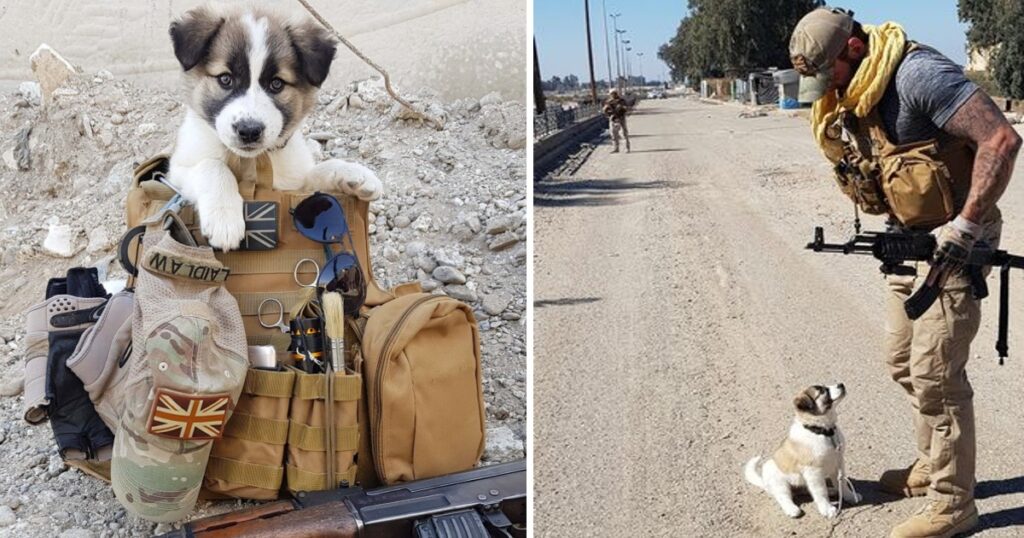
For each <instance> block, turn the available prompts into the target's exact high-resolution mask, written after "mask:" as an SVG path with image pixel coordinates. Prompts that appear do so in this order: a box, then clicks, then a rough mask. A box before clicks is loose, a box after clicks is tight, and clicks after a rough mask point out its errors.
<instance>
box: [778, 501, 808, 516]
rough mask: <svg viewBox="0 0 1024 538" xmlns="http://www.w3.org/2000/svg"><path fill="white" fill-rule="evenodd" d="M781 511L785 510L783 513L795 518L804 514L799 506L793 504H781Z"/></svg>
mask: <svg viewBox="0 0 1024 538" xmlns="http://www.w3.org/2000/svg"><path fill="white" fill-rule="evenodd" d="M782 511H783V512H785V514H786V515H787V516H789V517H791V518H793V519H796V518H798V517H800V516H802V515H804V511H803V510H801V509H800V507H799V506H797V505H795V504H794V505H793V506H783V507H782Z"/></svg>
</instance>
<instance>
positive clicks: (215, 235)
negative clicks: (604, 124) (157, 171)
mask: <svg viewBox="0 0 1024 538" xmlns="http://www.w3.org/2000/svg"><path fill="white" fill-rule="evenodd" d="M170 33H171V41H172V42H173V44H174V54H175V56H177V58H178V62H179V63H181V67H182V69H183V70H184V74H185V76H184V78H185V86H186V89H187V95H188V96H187V99H186V107H185V119H184V121H183V122H182V124H181V128H180V129H179V130H178V137H177V142H176V144H175V148H174V152H173V154H172V155H171V160H170V171H169V174H168V181H170V183H171V184H172V185H174V186H175V187H176V188H177V189H178V190H179V192H181V194H182V195H183V197H184V198H185V199H186V200H188V201H189V202H191V203H192V204H193V205H194V206H195V208H196V210H197V211H198V212H199V219H200V222H201V231H202V233H203V235H205V236H206V237H207V238H208V239H209V243H210V245H211V246H213V247H216V248H220V249H222V250H230V249H232V248H235V247H237V246H238V244H239V242H241V240H242V239H243V237H244V235H245V221H244V219H243V216H242V197H241V195H240V194H239V193H238V185H237V181H236V179H235V176H234V175H233V174H232V173H231V170H230V169H229V168H228V165H227V161H228V159H229V157H230V154H232V153H233V154H235V155H237V156H238V157H242V158H252V157H256V156H258V155H260V154H262V153H267V154H268V155H269V157H270V161H271V163H272V165H273V169H274V187H275V188H278V189H282V190H298V191H314V190H325V191H341V192H345V193H347V194H351V195H354V196H357V197H359V198H361V199H363V200H374V199H376V198H378V197H379V196H380V194H381V190H382V185H381V182H380V180H379V179H378V178H377V176H376V175H375V174H374V173H373V172H372V171H370V170H369V169H368V168H366V167H365V166H362V165H360V164H355V163H350V162H345V161H341V160H338V159H330V160H327V161H324V162H322V163H320V164H316V163H315V162H314V159H313V155H312V153H311V152H310V150H309V147H308V146H307V145H306V141H305V140H304V139H303V137H302V136H301V134H300V127H301V125H302V122H303V120H304V119H305V118H306V116H307V115H308V114H309V113H310V111H311V110H312V109H313V107H314V105H316V94H317V91H318V90H319V89H320V85H321V84H322V83H323V82H324V80H325V79H326V78H327V74H328V71H329V70H330V67H331V61H332V60H333V59H334V53H335V49H336V43H335V41H334V40H333V39H332V37H331V36H330V35H329V34H328V33H327V31H326V30H324V29H323V28H322V27H320V26H319V25H317V24H316V23H315V22H314V21H313V20H312V19H308V18H303V19H301V20H297V19H288V18H285V17H284V16H282V15H280V14H277V13H274V12H271V11H266V10H262V9H256V8H239V7H228V8H217V9H215V8H212V7H200V8H196V9H193V10H191V11H189V12H187V13H185V14H184V15H183V16H182V17H181V18H180V19H178V20H176V21H174V22H173V23H172V24H171V28H170Z"/></svg>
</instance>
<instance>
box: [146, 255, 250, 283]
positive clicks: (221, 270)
mask: <svg viewBox="0 0 1024 538" xmlns="http://www.w3.org/2000/svg"><path fill="white" fill-rule="evenodd" d="M142 266H143V267H145V268H146V269H147V270H149V271H150V272H153V273H160V274H162V275H164V276H169V277H176V278H184V279H187V280H191V281H193V282H200V283H203V284H221V283H223V282H224V281H225V280H227V278H228V275H230V274H231V269H228V268H227V267H224V266H223V265H221V264H220V263H216V262H215V264H211V263H205V262H204V261H202V260H198V259H190V258H186V257H182V256H179V255H177V254H175V253H173V252H167V251H165V250H163V249H160V248H151V249H150V250H149V252H146V254H145V255H144V256H143V260H142Z"/></svg>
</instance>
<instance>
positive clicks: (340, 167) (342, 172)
mask: <svg viewBox="0 0 1024 538" xmlns="http://www.w3.org/2000/svg"><path fill="white" fill-rule="evenodd" d="M317 166H318V167H322V168H323V169H324V170H323V171H322V172H323V173H324V175H326V176H327V180H328V183H329V184H330V186H331V187H332V188H333V189H334V190H339V191H341V192H344V193H345V194H349V195H351V196H355V197H356V198H359V199H360V200H365V201H367V202H369V201H372V200H376V199H377V198H380V196H381V194H383V193H384V184H383V183H381V181H380V178H378V177H377V174H374V173H373V171H372V170H370V169H369V168H367V167H365V166H363V165H361V164H357V163H350V162H345V161H342V160H339V159H331V160H329V161H324V162H322V163H320V164H319V165H317Z"/></svg>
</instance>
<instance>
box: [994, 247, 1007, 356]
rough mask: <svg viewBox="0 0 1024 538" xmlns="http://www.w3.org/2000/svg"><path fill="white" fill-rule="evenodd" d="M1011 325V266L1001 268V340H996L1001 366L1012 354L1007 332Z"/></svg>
mask: <svg viewBox="0 0 1024 538" xmlns="http://www.w3.org/2000/svg"><path fill="white" fill-rule="evenodd" d="M1009 324H1010V264H1005V265H1003V266H1002V267H1000V268H999V338H998V339H997V340H996V352H997V353H999V364H1000V365H1002V364H1003V361H1004V360H1005V359H1006V356H1007V355H1008V354H1009V352H1010V344H1009V342H1008V339H1007V331H1008V327H1009Z"/></svg>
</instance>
